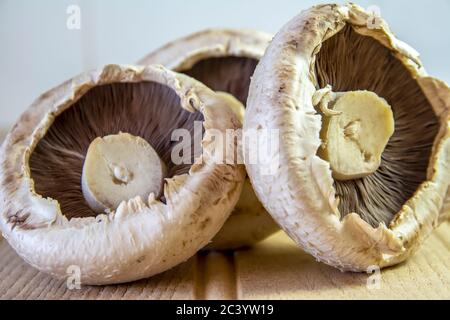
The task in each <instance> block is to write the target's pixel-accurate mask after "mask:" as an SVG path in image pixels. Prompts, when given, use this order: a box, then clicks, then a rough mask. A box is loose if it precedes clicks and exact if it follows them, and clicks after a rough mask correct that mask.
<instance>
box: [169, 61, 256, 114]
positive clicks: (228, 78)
mask: <svg viewBox="0 0 450 320" xmlns="http://www.w3.org/2000/svg"><path fill="white" fill-rule="evenodd" d="M257 64H258V60H256V59H252V58H245V57H222V58H208V59H204V60H201V61H199V62H197V63H196V64H195V65H193V66H192V67H191V68H190V69H187V70H178V71H180V72H183V73H185V74H187V75H189V76H191V77H193V78H195V79H197V80H198V81H200V82H202V83H203V84H205V85H206V86H208V87H209V88H211V89H212V90H214V91H223V92H227V93H230V94H232V95H233V96H234V97H236V99H238V100H239V101H240V102H241V103H242V104H243V105H244V106H245V104H246V102H247V96H248V89H249V87H250V80H251V77H252V75H253V73H254V71H255V68H256V65H257Z"/></svg>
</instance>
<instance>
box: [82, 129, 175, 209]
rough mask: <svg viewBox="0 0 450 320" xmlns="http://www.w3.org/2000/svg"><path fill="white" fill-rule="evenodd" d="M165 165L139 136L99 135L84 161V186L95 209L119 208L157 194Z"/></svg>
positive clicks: (125, 134)
mask: <svg viewBox="0 0 450 320" xmlns="http://www.w3.org/2000/svg"><path fill="white" fill-rule="evenodd" d="M165 172H166V168H165V164H164V163H163V162H162V161H161V159H160V158H159V156H158V154H157V153H156V151H155V150H154V149H153V148H152V147H151V146H150V144H149V143H148V142H147V141H145V140H144V139H142V138H140V137H136V136H133V135H131V134H128V133H122V132H121V133H119V134H117V135H109V136H106V137H103V138H102V137H98V138H96V139H95V140H94V141H93V142H92V143H91V145H90V146H89V149H88V151H87V154H86V159H85V161H84V165H83V175H82V190H83V195H84V197H85V199H86V201H87V203H88V205H89V207H90V208H91V209H92V210H93V211H94V212H96V213H98V214H100V213H104V212H105V211H114V210H116V209H117V208H118V207H119V205H120V203H121V202H122V201H127V200H129V199H133V198H136V197H138V196H139V197H140V198H141V199H142V200H144V201H145V200H146V199H148V197H149V195H150V194H153V195H154V196H155V198H158V197H159V196H160V195H161V193H162V189H163V181H164V176H165Z"/></svg>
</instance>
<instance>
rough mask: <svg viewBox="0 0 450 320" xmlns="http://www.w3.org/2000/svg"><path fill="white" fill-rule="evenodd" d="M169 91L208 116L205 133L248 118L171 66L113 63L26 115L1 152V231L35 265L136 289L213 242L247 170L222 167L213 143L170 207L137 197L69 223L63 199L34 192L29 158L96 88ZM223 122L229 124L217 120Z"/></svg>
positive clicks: (169, 196) (173, 185) (179, 183)
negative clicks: (148, 85)
mask: <svg viewBox="0 0 450 320" xmlns="http://www.w3.org/2000/svg"><path fill="white" fill-rule="evenodd" d="M141 81H150V82H156V83H161V84H164V85H166V86H168V87H169V88H171V89H172V90H174V92H176V94H177V95H178V96H179V97H180V102H181V106H180V108H184V109H185V110H188V111H191V112H194V111H201V112H202V113H203V116H204V128H205V135H206V136H207V135H208V134H209V132H210V130H211V129H215V130H220V131H225V130H226V129H233V128H234V129H237V128H238V126H237V124H239V120H238V119H237V118H236V116H235V115H234V113H233V112H231V110H230V109H229V108H228V106H227V105H226V102H224V101H223V100H222V99H221V98H220V97H219V96H218V95H216V94H215V93H214V92H213V91H211V90H209V89H208V88H206V87H205V86H203V85H202V84H201V83H199V82H197V81H195V80H194V79H191V78H189V77H187V76H184V75H179V74H176V73H173V72H171V71H169V70H166V69H165V68H163V67H159V66H158V67H157V66H148V67H131V66H118V65H108V66H105V67H104V68H102V69H100V70H97V71H93V72H90V73H86V74H83V75H80V76H78V77H76V78H73V79H71V80H70V81H68V82H66V83H64V84H62V85H61V86H59V87H57V88H55V89H53V90H51V91H49V92H47V93H46V94H44V95H42V96H41V97H40V98H39V99H38V100H37V101H36V102H35V103H34V104H33V105H32V106H31V107H30V108H29V109H28V111H27V112H26V113H25V114H24V115H23V116H22V117H21V119H20V120H19V121H18V122H17V124H16V125H15V126H14V127H13V129H12V131H11V132H10V134H9V135H8V137H7V138H6V140H5V142H4V143H3V145H2V147H1V150H0V151H1V152H0V205H1V211H0V212H1V215H0V228H1V231H2V233H3V236H4V237H5V239H6V240H7V241H8V242H9V244H10V245H11V246H12V247H13V248H14V249H15V250H16V252H17V253H18V254H19V255H20V256H21V257H22V258H23V259H24V260H26V261H27V262H28V263H29V264H31V265H32V266H34V267H36V268H37V269H39V270H41V271H43V272H46V273H48V274H51V275H53V276H54V277H57V278H67V277H68V276H72V274H71V273H70V270H73V267H75V268H79V270H80V272H81V283H82V284H91V285H100V284H112V283H123V282H129V281H134V280H138V279H142V278H146V277H149V276H152V275H154V274H157V273H160V272H163V271H165V270H168V269H170V268H172V267H174V266H175V265H177V264H179V263H181V262H183V261H186V260H187V259H189V258H190V257H191V256H193V255H194V254H195V253H196V252H197V251H198V250H199V249H201V248H202V247H204V246H205V245H206V244H207V243H209V242H210V241H211V239H212V238H213V236H214V235H215V234H216V233H217V232H218V231H219V230H220V228H221V227H222V225H223V224H224V223H225V221H226V219H227V218H228V216H229V214H230V213H231V211H232V209H233V207H234V205H235V204H236V202H237V201H238V199H239V196H240V193H241V190H242V185H243V182H244V179H245V170H244V168H243V166H239V165H221V164H217V163H220V162H219V160H220V159H215V158H214V154H215V153H214V152H213V149H212V148H214V147H215V146H214V144H213V143H210V142H209V143H207V144H203V154H202V158H201V160H202V161H201V162H200V161H199V162H198V163H195V164H194V165H193V166H192V167H191V169H190V171H189V173H188V174H184V175H178V176H174V177H173V178H170V179H167V180H166V184H165V186H164V197H165V201H166V203H163V202H161V201H159V200H157V199H155V198H154V197H153V194H150V196H149V198H148V199H140V198H136V199H130V200H129V201H127V202H122V204H121V205H120V206H119V208H118V209H117V210H116V211H115V212H112V213H110V214H108V215H105V214H101V215H98V216H96V217H89V218H74V219H71V220H69V219H67V217H66V216H65V215H64V214H63V213H62V212H61V210H60V206H59V204H58V202H57V201H55V200H53V199H44V198H42V197H41V196H40V195H39V194H37V193H35V192H34V181H33V179H32V176H31V173H30V168H29V159H30V156H31V154H32V152H33V149H34V148H35V147H36V145H37V143H38V142H39V140H40V139H41V138H42V137H43V136H44V135H45V133H46V131H47V130H48V128H49V127H50V126H51V124H52V122H53V121H54V119H55V117H57V116H58V115H60V114H61V113H62V112H64V110H65V109H67V108H70V106H71V105H72V104H74V103H75V102H76V101H77V100H78V99H79V98H80V97H81V96H83V95H84V94H85V93H86V92H87V91H88V90H90V89H92V88H94V87H96V86H102V85H107V84H111V83H121V82H123V83H137V82H141ZM219 119H220V121H218V120H219Z"/></svg>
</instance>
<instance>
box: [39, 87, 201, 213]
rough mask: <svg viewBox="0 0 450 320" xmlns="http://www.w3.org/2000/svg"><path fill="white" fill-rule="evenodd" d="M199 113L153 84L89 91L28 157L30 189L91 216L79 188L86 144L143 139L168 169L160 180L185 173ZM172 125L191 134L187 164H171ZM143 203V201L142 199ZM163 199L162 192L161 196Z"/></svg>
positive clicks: (71, 210) (68, 210)
mask: <svg viewBox="0 0 450 320" xmlns="http://www.w3.org/2000/svg"><path fill="white" fill-rule="evenodd" d="M203 119H204V118H203V115H202V114H201V113H200V112H195V113H191V112H189V111H187V110H185V109H183V108H182V107H181V103H180V98H179V96H178V95H177V94H176V93H175V92H174V91H173V90H172V89H170V88H169V87H167V86H165V85H162V84H159V83H155V82H141V83H114V84H108V85H103V86H98V87H95V88H92V89H91V90H89V91H88V92H87V93H86V94H85V95H84V96H82V97H81V98H80V99H79V100H78V101H77V102H76V103H74V104H73V105H72V106H71V107H69V108H68V109H67V110H65V111H64V112H62V113H61V114H60V115H59V116H57V117H56V119H55V120H54V122H53V123H52V125H51V126H50V128H49V129H48V130H47V132H46V134H45V136H44V137H43V138H42V139H41V140H40V141H39V143H38V144H37V146H36V148H35V150H34V151H33V153H32V155H31V157H30V169H31V177H32V179H33V180H34V182H35V191H36V193H38V194H40V195H41V196H43V197H46V198H52V199H54V200H57V201H58V202H59V204H60V207H61V211H62V213H63V214H64V215H65V216H66V217H67V218H69V219H71V218H83V217H91V216H96V215H97V214H96V213H95V212H94V211H93V210H92V209H91V208H90V207H89V206H88V204H87V202H86V200H85V198H84V196H83V192H82V186H81V180H82V173H83V163H84V160H85V157H86V153H87V151H88V148H89V145H90V144H91V142H92V141H93V140H94V139H95V138H97V137H104V136H108V135H113V134H118V133H119V132H124V133H129V134H131V135H134V136H137V137H141V138H143V139H144V140H146V141H147V142H148V143H149V144H150V145H151V146H152V147H153V148H154V150H155V151H156V152H157V154H158V155H159V157H160V159H161V160H162V161H163V162H164V164H165V165H166V167H167V172H166V176H165V178H171V177H173V176H175V175H181V174H185V173H188V172H189V169H190V167H191V164H192V163H193V161H194V159H195V157H196V156H198V155H196V154H194V141H195V140H196V139H195V137H194V123H195V121H203ZM174 129H186V130H188V131H189V132H190V136H191V137H194V139H191V141H192V145H191V147H192V148H191V151H192V152H191V161H190V164H174V163H173V162H172V161H171V153H172V149H173V148H174V146H175V145H176V144H178V143H179V141H172V139H171V135H172V132H173V130H174ZM143 200H144V201H145V200H146V199H143ZM160 200H161V201H164V196H161V197H160Z"/></svg>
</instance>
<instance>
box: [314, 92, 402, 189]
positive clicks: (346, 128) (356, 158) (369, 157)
mask: <svg viewBox="0 0 450 320" xmlns="http://www.w3.org/2000/svg"><path fill="white" fill-rule="evenodd" d="M313 99H314V97H313ZM324 100H325V101H324ZM318 104H319V105H321V110H322V112H323V113H324V116H323V124H322V130H321V134H320V135H321V139H322V141H323V143H322V146H321V148H320V149H319V155H320V156H321V158H322V159H324V160H326V161H328V162H329V163H330V167H331V170H332V171H333V178H335V179H337V180H341V181H345V180H354V179H360V178H363V177H366V176H368V175H370V174H372V173H374V172H375V171H377V170H378V168H379V167H380V164H381V155H382V153H383V151H384V149H385V148H386V146H387V144H388V141H389V139H390V138H391V137H392V135H393V133H394V130H395V125H394V115H393V113H392V109H391V106H390V105H389V104H388V103H387V102H386V100H384V99H383V98H380V97H378V96H377V95H376V94H375V93H373V92H369V91H351V92H345V93H342V92H341V93H333V92H331V91H330V92H328V94H327V95H326V96H325V97H322V100H321V101H320V102H319V103H318ZM330 107H331V108H332V110H331V111H332V112H330ZM327 113H328V114H327Z"/></svg>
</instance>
